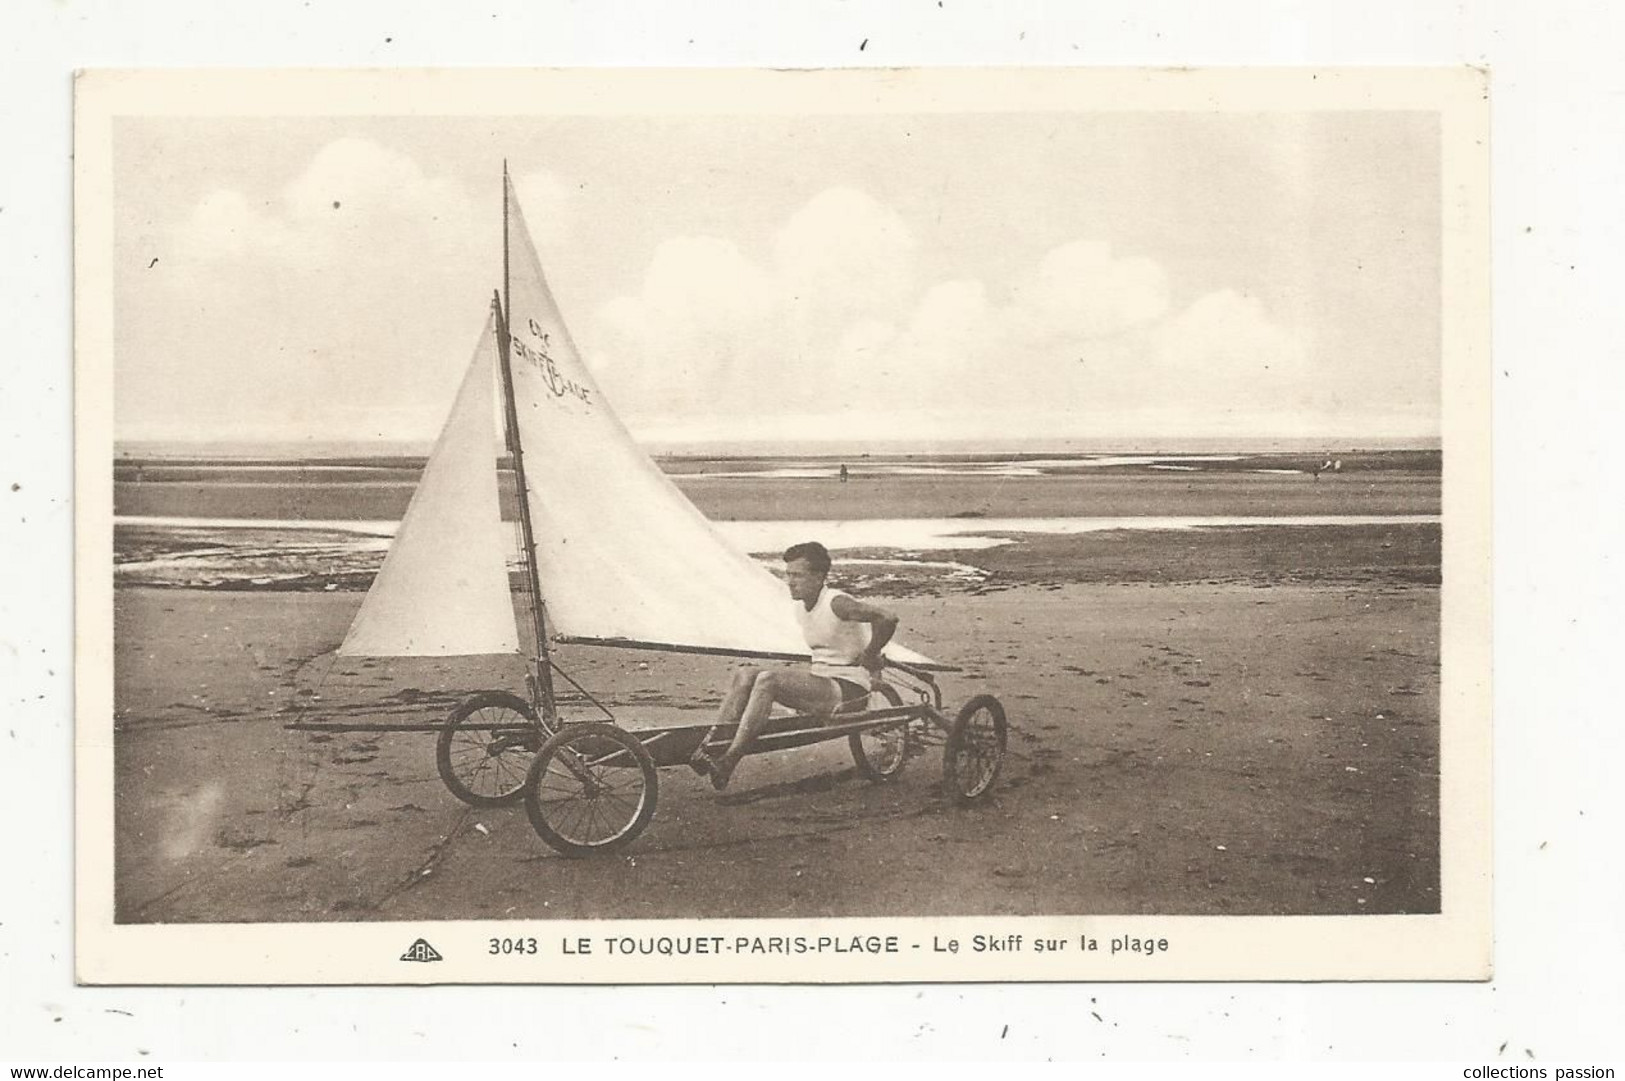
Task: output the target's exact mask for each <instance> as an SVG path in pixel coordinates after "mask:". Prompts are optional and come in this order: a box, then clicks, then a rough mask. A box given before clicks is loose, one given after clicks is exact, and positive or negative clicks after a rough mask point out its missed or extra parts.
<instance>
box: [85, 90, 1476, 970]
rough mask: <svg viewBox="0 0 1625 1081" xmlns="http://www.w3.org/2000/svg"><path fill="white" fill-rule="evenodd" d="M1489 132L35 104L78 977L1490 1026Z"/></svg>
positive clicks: (618, 98) (153, 95) (1401, 103)
mask: <svg viewBox="0 0 1625 1081" xmlns="http://www.w3.org/2000/svg"><path fill="white" fill-rule="evenodd" d="M1488 110H1489V104H1488V80H1487V76H1486V75H1485V73H1484V72H1482V71H1479V70H1472V69H1454V70H1395V69H1384V70H1375V69H1373V70H1358V69H1344V70H1310V69H1302V70H1296V69H1294V70H1240V69H1231V70H1223V71H1219V70H1213V71H1203V70H1195V71H1191V70H1180V71H1132V70H1060V69H1034V70H998V69H989V70H913V71H911V70H864V71H773V72H768V71H698V70H696V71H655V70H641V71H634V70H625V71H606V70H598V71H468V70H457V71H376V70H370V71H252V72H249V71H240V72H232V71H143V72H130V71H92V72H86V73H82V74H81V75H80V76H79V78H78V82H77V89H76V134H75V141H76V178H75V179H76V190H75V208H76V223H75V229H76V235H75V248H76V260H77V270H76V275H77V277H76V298H75V306H76V332H77V344H76V352H77V357H76V383H77V410H78V412H77V425H78V431H77V485H78V542H77V543H78V600H77V604H78V613H77V615H78V635H79V643H78V650H79V655H78V699H77V703H78V704H77V710H78V716H77V743H76V746H77V799H78V820H77V866H78V875H77V898H78V913H77V972H78V976H79V979H80V980H81V981H83V982H87V983H178V984H220V983H241V984H266V983H308V984H317V983H429V982H449V983H457V982H464V983H494V982H515V983H560V984H568V983H646V982H658V983H687V982H707V983H715V982H752V983H785V982H798V983H799V982H893V981H1012V980H1017V981H1064V980H1218V979H1267V980H1277V979H1281V980H1412V979H1450V980H1474V979H1485V978H1488V976H1489V974H1490V970H1491V961H1492V942H1491V934H1490V927H1491V924H1490V912H1489V898H1490V882H1491V877H1490V875H1491V867H1490V850H1491V846H1490V836H1489V825H1490V803H1491V789H1490V770H1489V762H1490V744H1489V733H1490V716H1489V702H1490V697H1489V685H1490V684H1489V680H1490V670H1489V659H1490V649H1489V644H1490V611H1489V579H1490V576H1489V571H1490V562H1489V560H1490V551H1489V535H1490V534H1489V510H1490V508H1489V492H1490V488H1489V483H1488V482H1489V470H1490V457H1489V389H1488V388H1489V373H1490V370H1491V369H1490V357H1489V330H1488V328H1489V309H1488V295H1489V294H1488V281H1489V251H1488V240H1487V238H1488V165H1487V163H1488V151H1487V146H1486V142H1487V130H1488V123H1487V121H1488Z"/></svg>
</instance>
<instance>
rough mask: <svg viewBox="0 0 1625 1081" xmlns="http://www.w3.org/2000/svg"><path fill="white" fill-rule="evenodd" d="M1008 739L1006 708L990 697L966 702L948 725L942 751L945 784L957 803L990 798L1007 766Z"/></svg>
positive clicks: (943, 780) (989, 695)
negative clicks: (1003, 768) (1005, 750)
mask: <svg viewBox="0 0 1625 1081" xmlns="http://www.w3.org/2000/svg"><path fill="white" fill-rule="evenodd" d="M1007 736H1008V731H1007V726H1006V724H1005V720H1004V706H1002V705H1000V704H999V700H998V699H997V698H994V697H993V696H992V695H991V694H979V695H977V696H976V697H975V698H972V699H971V700H970V701H969V702H966V703H965V705H964V708H962V709H961V710H960V711H959V714H958V716H956V717H954V723H953V724H951V725H949V726H948V739H947V741H946V743H945V745H944V746H943V749H942V782H943V787H944V789H945V790H946V791H947V793H948V795H949V797H950V798H951V799H953V800H954V802H956V803H970V802H972V801H973V800H978V799H980V798H982V797H983V796H985V795H987V793H988V790H989V789H991V788H992V787H993V782H994V781H996V780H998V778H999V768H1000V767H1001V766H1003V765H1004V747H1005V741H1006V739H1007Z"/></svg>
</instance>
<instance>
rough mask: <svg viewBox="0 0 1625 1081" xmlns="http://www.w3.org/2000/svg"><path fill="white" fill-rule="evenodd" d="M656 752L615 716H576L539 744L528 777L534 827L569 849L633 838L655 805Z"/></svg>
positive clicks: (587, 850) (589, 851) (577, 851)
mask: <svg viewBox="0 0 1625 1081" xmlns="http://www.w3.org/2000/svg"><path fill="white" fill-rule="evenodd" d="M657 791H658V782H657V780H656V777H655V763H654V759H652V758H650V757H649V752H648V751H646V750H644V748H643V744H642V743H639V742H638V740H637V737H635V736H633V735H632V734H631V733H629V732H627V731H625V730H623V729H620V728H616V727H615V726H614V725H612V724H572V725H567V726H566V727H564V728H562V729H560V731H559V733H558V734H557V735H555V736H554V737H553V738H552V739H550V740H548V741H547V742H546V743H544V744H542V749H541V750H540V751H538V752H536V760H535V761H534V762H532V763H531V764H530V776H529V778H528V779H527V780H526V782H525V813H526V814H527V815H529V816H530V824H531V828H533V829H534V830H535V831H536V833H537V835H538V836H539V837H541V839H542V840H544V841H546V842H547V843H548V844H549V845H550V846H551V847H552V848H553V849H554V850H555V851H557V852H559V853H560V854H562V855H565V856H590V855H593V854H594V853H598V852H613V851H615V850H616V849H617V848H622V847H624V846H626V845H629V844H631V843H632V841H633V840H634V839H636V837H637V835H638V834H640V833H642V832H643V828H644V827H645V826H647V825H648V824H649V820H650V819H651V818H653V817H654V813H655V796H656V794H657Z"/></svg>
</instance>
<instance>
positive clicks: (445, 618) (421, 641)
mask: <svg viewBox="0 0 1625 1081" xmlns="http://www.w3.org/2000/svg"><path fill="white" fill-rule="evenodd" d="M496 359H497V341H496V324H495V318H494V317H487V319H486V321H485V330H484V331H483V332H482V333H481V334H480V341H479V345H478V346H477V347H476V348H475V350H474V359H473V360H472V361H471V362H470V363H469V365H468V374H467V375H465V376H464V377H463V384H462V387H461V389H459V390H458V392H457V399H456V401H455V402H454V403H453V404H452V407H451V415H450V416H449V417H447V418H446V426H445V427H444V428H443V429H441V432H440V438H439V439H438V440H437V441H436V442H435V446H434V453H433V454H431V455H430V456H429V462H428V464H427V465H426V466H425V467H424V470H423V479H422V480H421V481H419V483H418V487H417V491H416V492H415V493H413V495H412V502H411V504H410V505H409V506H408V507H407V509H406V517H405V518H404V519H402V521H401V525H400V528H399V529H398V530H397V531H396V533H395V540H394V542H393V543H392V544H391V545H390V547H389V554H388V556H386V557H385V559H384V565H383V568H382V569H381V570H380V571H379V572H378V577H377V578H376V579H374V580H373V583H372V589H371V590H369V591H368V593H367V597H366V599H365V600H364V601H362V602H361V611H360V612H358V613H357V614H356V617H355V622H354V623H352V624H351V625H350V632H349V634H347V635H346V636H345V638H344V643H343V644H342V645H341V646H339V653H340V654H341V655H343V656H364V657H448V656H460V655H473V654H497V653H515V652H518V650H519V638H518V632H517V630H516V628H515V625H514V612H513V603H512V600H511V598H510V595H509V590H508V570H507V558H508V553H509V551H510V549H511V548H512V547H513V542H512V534H511V532H510V530H509V528H508V527H506V526H504V525H503V524H502V515H501V511H500V505H499V503H498V502H497V449H496V447H497V444H496V424H495V417H496V412H495V409H496V399H495V397H494V393H493V391H494V386H495V373H496V367H495V362H496Z"/></svg>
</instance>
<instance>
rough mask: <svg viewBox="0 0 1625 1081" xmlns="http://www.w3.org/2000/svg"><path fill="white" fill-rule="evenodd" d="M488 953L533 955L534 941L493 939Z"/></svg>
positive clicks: (527, 939) (525, 939)
mask: <svg viewBox="0 0 1625 1081" xmlns="http://www.w3.org/2000/svg"><path fill="white" fill-rule="evenodd" d="M487 952H489V953H493V954H504V953H535V952H536V940H535V939H534V938H493V939H492V940H491V948H490V950H489V951H487Z"/></svg>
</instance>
